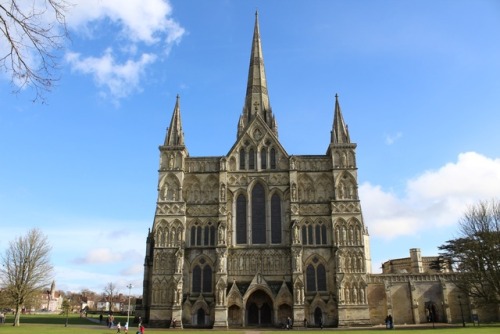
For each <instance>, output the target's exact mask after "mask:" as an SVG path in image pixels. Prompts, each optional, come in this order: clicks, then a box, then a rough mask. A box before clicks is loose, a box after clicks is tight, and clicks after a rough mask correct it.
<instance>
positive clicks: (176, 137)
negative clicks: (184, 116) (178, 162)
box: [164, 94, 184, 146]
mask: <svg viewBox="0 0 500 334" xmlns="http://www.w3.org/2000/svg"><path fill="white" fill-rule="evenodd" d="M179 100H180V97H179V95H178V94H177V100H176V101H175V108H174V113H173V114H172V120H171V121H170V127H169V128H168V132H167V137H165V144H164V145H165V146H184V132H182V122H181V108H180V103H179Z"/></svg>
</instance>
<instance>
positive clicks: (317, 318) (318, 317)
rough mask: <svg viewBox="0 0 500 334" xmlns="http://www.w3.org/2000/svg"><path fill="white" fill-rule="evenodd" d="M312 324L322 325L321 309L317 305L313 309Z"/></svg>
mask: <svg viewBox="0 0 500 334" xmlns="http://www.w3.org/2000/svg"><path fill="white" fill-rule="evenodd" d="M314 324H315V325H316V326H321V325H323V311H322V310H321V309H320V308H319V307H316V309H315V310H314Z"/></svg>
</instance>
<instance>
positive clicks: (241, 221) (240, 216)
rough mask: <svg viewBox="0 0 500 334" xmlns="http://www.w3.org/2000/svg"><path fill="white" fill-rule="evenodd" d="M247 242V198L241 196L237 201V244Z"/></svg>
mask: <svg viewBox="0 0 500 334" xmlns="http://www.w3.org/2000/svg"><path fill="white" fill-rule="evenodd" d="M246 242H247V200H246V198H245V196H243V195H239V196H238V199H237V200H236V243H237V244H245V243H246Z"/></svg>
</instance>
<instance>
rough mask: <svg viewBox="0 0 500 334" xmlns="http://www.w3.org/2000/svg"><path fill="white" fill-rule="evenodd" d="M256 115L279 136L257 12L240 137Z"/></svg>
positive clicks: (239, 130) (240, 123)
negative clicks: (271, 104) (268, 84)
mask: <svg viewBox="0 0 500 334" xmlns="http://www.w3.org/2000/svg"><path fill="white" fill-rule="evenodd" d="M256 115H259V116H260V117H262V119H263V120H264V121H265V122H266V123H267V125H268V126H269V128H271V130H273V132H274V133H275V134H276V135H278V130H277V127H276V122H275V120H274V117H273V114H272V110H271V106H270V103H269V95H268V93H267V81H266V72H265V70H264V56H263V54H262V44H261V41H260V30H259V14H258V12H255V26H254V31H253V40H252V50H251V55H250V68H249V70H248V82H247V92H246V96H245V105H244V107H243V114H242V115H241V117H240V122H239V124H238V137H239V136H240V134H241V133H242V131H243V129H244V128H245V127H246V126H247V125H248V124H249V123H250V121H251V120H253V119H254V118H255V117H256Z"/></svg>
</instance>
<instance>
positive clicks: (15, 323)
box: [12, 305, 21, 326]
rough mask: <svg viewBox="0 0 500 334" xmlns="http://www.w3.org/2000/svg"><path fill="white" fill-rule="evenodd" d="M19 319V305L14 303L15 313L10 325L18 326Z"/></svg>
mask: <svg viewBox="0 0 500 334" xmlns="http://www.w3.org/2000/svg"><path fill="white" fill-rule="evenodd" d="M20 319H21V305H16V314H15V315H14V323H13V324H12V326H19V325H20V323H21V322H20V321H19V320H20Z"/></svg>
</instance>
